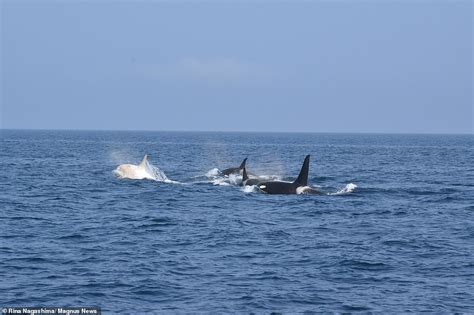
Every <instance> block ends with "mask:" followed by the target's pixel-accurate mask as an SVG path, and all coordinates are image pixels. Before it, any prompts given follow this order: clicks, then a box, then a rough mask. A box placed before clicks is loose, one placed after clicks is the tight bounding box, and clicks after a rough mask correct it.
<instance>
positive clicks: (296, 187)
mask: <svg viewBox="0 0 474 315" xmlns="http://www.w3.org/2000/svg"><path fill="white" fill-rule="evenodd" d="M309 157H310V156H309V154H308V155H307V156H306V158H305V159H304V162H303V166H302V167H301V171H300V174H299V175H298V178H297V179H296V180H295V181H294V182H292V183H291V182H280V181H267V182H260V183H258V184H257V187H258V188H259V189H260V190H261V191H263V192H266V193H267V194H285V195H290V194H301V193H304V192H305V191H306V190H308V189H310V188H309V187H307V186H308V172H309Z"/></svg>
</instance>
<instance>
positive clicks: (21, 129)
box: [0, 127, 474, 136]
mask: <svg viewBox="0 0 474 315" xmlns="http://www.w3.org/2000/svg"><path fill="white" fill-rule="evenodd" d="M4 130H5V131H8V130H11V131H94V132H182V133H193V132H195V133H196V132H197V133H198V132H201V133H262V134H263V133H275V134H283V133H290V134H346V135H347V134H361V135H370V134H372V135H446V136H450V135H452V136H455V135H459V136H472V135H474V131H471V132H470V133H459V132H448V133H442V132H383V131H382V132H381V131H262V130H260V131H256V130H178V129H175V130H163V129H161V130H160V129H78V128H72V129H63V128H3V127H0V131H4Z"/></svg>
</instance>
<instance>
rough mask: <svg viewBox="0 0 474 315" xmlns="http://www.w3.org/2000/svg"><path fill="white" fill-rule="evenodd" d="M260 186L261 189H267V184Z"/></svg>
mask: <svg viewBox="0 0 474 315" xmlns="http://www.w3.org/2000/svg"><path fill="white" fill-rule="evenodd" d="M258 188H260V189H265V188H267V186H265V185H260V186H258Z"/></svg>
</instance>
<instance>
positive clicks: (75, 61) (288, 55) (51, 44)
mask: <svg viewBox="0 0 474 315" xmlns="http://www.w3.org/2000/svg"><path fill="white" fill-rule="evenodd" d="M0 2H1V4H2V6H1V11H2V12H1V60H2V64H1V69H0V70H1V71H0V72H1V75H2V85H1V86H2V89H1V91H0V92H1V110H0V115H1V119H0V127H1V128H31V129H36V128H41V129H45V128H46V129H124V130H132V129H138V130H222V131H229V130H235V131H315V132H416V133H418V132H422V133H472V132H473V121H474V116H473V79H472V75H473V61H472V60H473V50H472V45H473V21H472V20H473V2H471V1H462V0H461V1H449V0H446V1H434V0H433V1H383V2H380V1H281V2H276V1H250V0H247V1H219V2H218V1H197V0H195V1H179V0H178V1H133V0H129V1H111V0H109V1H97V2H95V1H24V0H19V1H13V0H0Z"/></svg>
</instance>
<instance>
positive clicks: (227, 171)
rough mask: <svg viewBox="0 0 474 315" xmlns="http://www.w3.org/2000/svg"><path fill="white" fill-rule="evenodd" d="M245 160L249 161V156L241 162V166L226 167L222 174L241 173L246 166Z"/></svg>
mask: <svg viewBox="0 0 474 315" xmlns="http://www.w3.org/2000/svg"><path fill="white" fill-rule="evenodd" d="M245 162H247V158H245V159H244V160H243V161H242V163H241V164H240V166H239V167H232V168H226V169H225V170H223V171H222V172H221V173H222V175H227V176H229V175H230V174H237V175H240V174H241V173H242V170H243V169H244V167H245Z"/></svg>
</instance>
